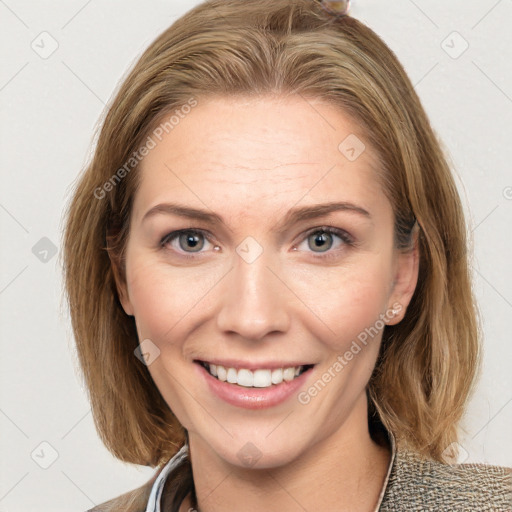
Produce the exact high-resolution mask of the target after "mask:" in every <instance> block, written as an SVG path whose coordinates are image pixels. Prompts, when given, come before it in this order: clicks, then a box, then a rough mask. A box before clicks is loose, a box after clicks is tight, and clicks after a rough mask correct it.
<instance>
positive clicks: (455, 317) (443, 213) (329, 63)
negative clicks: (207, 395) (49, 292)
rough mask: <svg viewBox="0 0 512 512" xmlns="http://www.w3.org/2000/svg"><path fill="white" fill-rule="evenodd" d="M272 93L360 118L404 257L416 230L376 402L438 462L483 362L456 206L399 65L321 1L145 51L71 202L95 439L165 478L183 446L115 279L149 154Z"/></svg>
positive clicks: (400, 436) (237, 2)
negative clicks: (235, 106) (414, 267)
mask: <svg viewBox="0 0 512 512" xmlns="http://www.w3.org/2000/svg"><path fill="white" fill-rule="evenodd" d="M265 94H279V95H290V94H296V95H301V96H302V97H303V98H304V99H305V100H307V99H308V98H317V99H323V100H325V101H327V102H330V104H332V105H333V106H334V107H337V108H340V109H341V111H342V112H344V113H345V114H346V115H349V116H351V118H352V119H354V120H355V121H356V122H357V123H358V125H359V126H360V127H361V129H362V130H363V133H365V137H366V141H368V143H369V144H371V145H372V146H373V148H374V149H375V150H376V152H377V154H378V157H379V159H380V170H381V174H380V176H379V177H381V178H382V182H383V187H384V191H385V193H386V195H387V197H388V198H389V200H390V202H391V204H392V207H393V211H394V215H395V232H396V237H395V238H396V244H397V247H399V248H401V249H402V250H405V249H406V247H407V245H408V243H409V241H410V233H411V228H412V226H413V224H414V222H415V221H416V222H417V225H418V227H419V228H418V229H419V235H418V236H419V238H418V239H419V252H420V271H419V279H418V284H417V287H416V290H415V293H414V295H413V297H412V300H411V302H410V304H409V307H408V309H407V311H406V314H405V317H404V318H403V320H402V321H401V322H400V323H399V324H397V325H394V326H386V327H385V330H384V332H383V338H382V347H381V351H380V354H379V358H378V360H377V364H376V367H375V371H374V373H373V375H372V378H371V380H370V382H369V385H368V393H369V396H370V398H371V402H372V403H373V404H372V405H374V407H375V408H376V409H377V411H378V413H379V416H380V419H381V421H382V423H383V424H384V426H385V427H386V428H387V429H388V430H390V431H391V432H392V433H393V434H394V435H395V437H396V439H397V441H398V442H402V443H405V444H407V445H408V446H409V447H412V448H413V449H414V450H416V451H417V452H420V453H422V454H424V455H426V456H428V457H430V458H433V459H437V460H443V451H444V450H445V448H447V447H448V446H449V445H450V444H451V443H453V442H454V441H456V440H457V425H458V422H459V421H460V419H461V417H462V414H463V412H464V408H465V405H466V403H467V400H468V397H469V394H470V392H471V390H472V387H473V384H474V379H475V375H476V373H477V370H478V360H479V359H478V352H479V324H478V320H477V311H476V307H475V304H474V299H473V294H472V287H471V280H470V273H469V264H468V255H467V252H466V245H467V241H466V236H467V233H466V225H465V221H464V216H463V210H462V207H461V201H460V198H459V195H458V192H457V188H456V186H455V183H454V180H453V177H452V174H451V171H450V168H449V165H448V163H447V157H446V156H445V155H444V154H443V151H442V147H441V143H440V142H439V140H438V139H437V136H436V134H435V133H434V131H433V129H432V127H431V126H430V123H429V120H428V118H427V116H426V113H425V111H424V109H423V107H422V105H421V103H420V100H419V98H418V96H417V94H416V92H415V90H414V87H413V85H412V84H411V82H410V80H409V78H408V77H407V75H406V73H405V71H404V69H403V67H402V66H401V64H400V63H399V61H398V60H397V58H396V56H395V55H394V53H393V52H392V51H391V50H390V48H388V46H387V45H386V44H385V43H384V42H383V41H382V39H381V38H380V37H379V36H377V34H375V33H374V32H373V31H372V30H371V29H370V28H368V27H367V26H365V25H364V24H363V23H361V22H359V21H357V20H356V19H354V18H352V17H350V16H334V15H333V14H330V13H329V12H327V11H326V9H324V8H323V7H322V5H320V3H319V2H316V1H313V0H294V1H291V0H251V1H241V0H213V1H208V2H204V3H202V4H200V5H198V6H196V7H195V8H193V9H192V10H191V11H189V12H188V13H187V14H185V15H184V16H183V17H181V18H180V19H178V20H177V21H176V22H175V23H174V24H173V25H172V26H171V27H170V28H168V29H167V30H166V31H165V32H164V33H163V34H161V35H160V36H159V37H158V38H157V39H156V40H155V41H154V42H153V43H152V44H151V46H150V47H149V48H148V49H147V50H146V51H145V52H144V53H143V55H142V56H141V57H140V59H139V60H138V62H137V63H136V64H135V66H134V67H133V69H132V70H131V72H130V73H129V74H128V76H127V77H126V79H125V80H124V82H123V83H122V85H121V86H120V89H119V90H118V92H117V94H116V96H115V98H114V99H113V101H112V102H111V104H110V106H109V108H108V111H107V113H106V116H105V118H104V120H103V123H102V127H101V130H100V131H99V136H98V138H97V143H96V147H95V151H94V154H93V156H92V159H91V161H90V163H89V164H88V165H87V167H86V169H85V170H84V172H83V174H82V175H81V176H80V178H79V180H78V183H77V185H76V189H75V190H74V195H73V197H72V200H71V202H70V205H69V211H68V216H67V220H66V227H65V234H64V247H63V257H64V273H65V287H66V293H67V298H68V301H69V307H70V314H71V321H72V327H73V331H74V336H75V340H76V346H77V353H78V358H79V364H80V367H81V372H82V375H83V379H84V381H85V385H86V387H87V390H88V393H89V398H90V401H91V406H92V412H93V417H94V421H95V425H96V428H97V430H98V432H99V435H100V437H101V439H102V440H103V442H104V443H105V445H106V447H107V448H108V449H109V450H110V451H111V452H112V453H113V454H114V455H115V456H116V457H117V458H119V459H121V460H123V461H126V462H130V463H135V464H142V465H149V466H152V467H154V466H157V465H161V464H163V463H165V462H166V461H167V460H169V458H170V457H172V456H173V455H174V454H175V453H176V451H177V450H178V449H179V447H180V446H181V445H183V443H184V442H185V440H186V434H187V433H186V431H185V429H184V428H183V427H182V426H181V424H180V423H179V421H178V420H177V418H176V417H175V416H174V414H173V412H172V411H171V410H170V408H169V406H168V405H167V403H166V402H165V401H164V399H163V398H162V396H161V394H160V393H159V391H158V389H157V387H156V385H155V384H154V382H153V380H152V378H151V376H150V374H149V372H148V369H147V367H146V366H145V365H144V364H142V363H141V361H139V359H138V358H137V357H135V356H134V350H135V349H136V348H137V346H138V339H137V332H136V328H135V322H134V319H133V317H130V316H128V315H126V314H125V312H124V310H123V309H122V307H121V304H120V301H119V298H118V295H117V289H116V284H115V279H114V271H117V272H118V274H119V276H120V278H121V279H124V255H125V246H126V240H127V235H128V232H129V228H130V226H129V214H130V210H131V206H132V202H133V198H134V194H135V193H136V190H137V183H138V162H139V161H140V159H141V158H143V156H144V148H146V151H148V150H149V149H148V147H149V146H150V139H154V134H155V132H154V130H155V129H156V128H155V127H158V126H159V125H158V123H161V122H162V120H166V121H165V122H167V123H168V124H169V127H168V129H171V126H170V125H172V123H173V121H172V116H175V117H176V118H177V119H178V118H179V117H180V116H183V115H185V114H186V112H187V111H188V110H190V108H193V105H194V104H197V102H199V103H200V101H201V99H203V98H205V97H207V96H210V95H216V96H219V95H222V96H229V95H265ZM195 102H196V103H195ZM187 105H188V107H187ZM184 113H185V114H184ZM163 126H165V124H164V125H163Z"/></svg>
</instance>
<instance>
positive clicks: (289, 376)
mask: <svg viewBox="0 0 512 512" xmlns="http://www.w3.org/2000/svg"><path fill="white" fill-rule="evenodd" d="M194 363H196V364H199V365H200V366H202V367H203V368H205V369H206V371H207V372H208V373H209V374H210V375H211V376H212V377H215V378H216V379H217V380H219V381H221V382H228V383H229V384H236V385H238V386H242V387H245V388H270V387H273V386H278V385H279V384H282V383H283V382H291V381H292V380H294V379H296V378H298V377H300V376H301V375H302V374H303V373H305V372H307V371H309V370H311V368H313V367H314V366H315V365H314V364H303V365H297V366H284V365H283V366H282V367H280V368H277V367H275V366H276V365H272V366H274V368H255V369H252V370H250V369H248V368H243V367H240V368H235V367H228V366H223V365H220V364H213V363H209V362H207V361H200V360H195V361H194Z"/></svg>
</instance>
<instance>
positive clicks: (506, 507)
mask: <svg viewBox="0 0 512 512" xmlns="http://www.w3.org/2000/svg"><path fill="white" fill-rule="evenodd" d="M397 504H400V505H399V508H396V506H397ZM391 510H404V511H405V510H424V511H430V510H432V511H434V510H435V511H473V510H478V511H479V512H484V511H493V512H507V511H508V512H510V511H512V468H506V467H500V466H491V465H486V464H454V465H451V464H443V463H441V462H437V461H433V460H428V459H424V458H422V457H420V456H419V455H418V454H416V453H413V452H408V451H398V452H397V454H396V460H395V463H394V465H393V468H392V471H391V474H390V477H389V483H388V487H387V489H386V494H385V500H384V501H383V506H382V507H381V511H382V512H384V511H391Z"/></svg>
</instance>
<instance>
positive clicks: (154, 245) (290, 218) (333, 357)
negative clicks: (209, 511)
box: [119, 96, 417, 467]
mask: <svg viewBox="0 0 512 512" xmlns="http://www.w3.org/2000/svg"><path fill="white" fill-rule="evenodd" d="M161 132H163V136H162V134H161ZM167 132H168V133H166V132H165V130H159V131H158V132H157V133H158V134H159V137H155V136H153V139H154V142H155V143H156V145H155V147H153V148H152V149H150V150H149V153H148V154H147V156H145V158H144V159H143V161H142V164H141V168H140V172H141V183H140V188H139V189H138V191H137V193H136V196H135V199H134V204H133V209H132V215H131V227H130V235H129V240H128V243H127V249H126V258H127V259H126V286H124V285H119V288H120V295H121V300H122V303H123V307H124V309H125V311H126V313H127V314H130V315H134V316H135V320H136V324H137V329H138V335H139V340H140V342H141V343H142V351H143V352H145V353H147V354H148V356H147V357H148V360H147V362H148V363H149V364H148V369H149V371H150V373H151V376H152V378H153V379H154V381H155V383H156V385H157V387H158V389H159V390H160V392H161V394H162V396H163V397H164V399H165V400H166V402H167V403H168V404H169V407H170V408H171V409H172V411H173V412H174V413H175V415H176V416H177V418H178V419H179V421H180V422H181V423H182V424H183V426H184V427H185V428H186V429H187V430H188V431H189V435H190V439H191V440H192V439H196V440H197V442H198V443H202V444H203V446H205V447H208V450H211V453H212V454H216V455H218V456H219V457H221V458H223V459H224V460H225V461H226V462H229V463H231V464H235V465H238V466H244V465H245V466H247V465H248V464H250V465H254V467H273V466H279V465H283V464H287V463H290V462H292V461H293V460H294V459H296V458H297V457H298V456H299V455H301V454H303V453H305V452H306V451H307V450H308V448H310V447H312V446H313V445H314V444H315V443H317V442H319V441H321V440H324V439H327V438H328V437H329V436H332V435H334V434H336V433H337V432H340V431H341V429H344V431H345V432H346V433H347V435H352V434H353V435H355V436H357V435H358V434H357V432H361V431H365V429H367V426H366V396H365V386H366V384H367V382H368V379H369V378H370V375H371V373H372V370H373V368H374V365H375V361H376V357H377V354H378V350H379V344H380V341H381V335H382V330H383V327H384V323H385V322H387V323H388V324H394V323H397V322H398V321H400V319H401V318H402V317H403V314H404V313H405V308H406V306H407V304H408V302H409V300H410V297H411V295H412V293H413V290H414V286H415V284H416V277H417V274H416V273H417V258H415V256H414V253H410V254H401V253H399V252H397V251H396V250H395V249H394V245H393V221H394V217H393V212H392V207H391V204H390V202H389V201H388V199H387V198H386V196H385V194H384V192H383V190H382V188H381V185H380V184H379V180H378V172H379V169H378V164H377V159H376V157H375V154H374V153H373V152H372V149H371V148H370V147H369V145H368V143H367V142H366V141H365V140H364V139H363V135H362V133H361V132H360V130H359V128H358V126H357V125H356V124H354V123H353V122H352V121H351V120H350V119H349V118H348V117H346V116H345V115H344V114H343V113H342V112H340V111H339V110H337V109H336V108H334V107H333V106H331V105H329V104H326V103H322V102H320V101H313V100H308V101H306V100H305V99H303V98H302V97H300V96H295V97H290V98H288V99H284V98H277V97H270V96H268V97H267V96H265V97H258V98H255V99H249V98H215V99H209V100H204V101H201V99H199V102H198V104H197V106H195V107H194V108H192V109H191V111H190V112H189V113H188V114H187V115H183V116H182V117H180V120H179V123H177V124H174V125H173V128H172V129H169V125H167ZM159 138H161V140H159ZM150 145H151V146H153V144H150ZM365 145H366V147H365ZM148 146H149V145H148ZM180 209H181V210H180ZM194 212H196V213H194ZM322 228H324V229H325V228H328V229H330V230H332V232H331V233H329V232H322ZM180 230H182V233H181V235H180V234H179V233H178V234H176V233H175V232H177V231H180ZM393 308H395V310H397V314H395V315H393V313H392V312H391V310H392V309H393ZM134 357H135V356H134ZM198 361H203V362H207V363H215V364H217V365H222V366H224V367H225V368H226V371H227V379H228V380H234V379H240V380H237V381H236V382H237V383H229V382H221V381H220V380H218V379H217V378H215V377H214V376H211V375H210V374H209V372H208V371H207V370H206V369H205V368H204V366H202V365H201V364H200V363H199V362H198ZM141 364H142V363H141ZM299 365H314V366H313V367H312V368H310V369H308V370H307V371H306V372H304V373H302V374H301V375H299V376H298V377H296V378H294V379H293V380H290V381H289V380H288V379H291V378H292V377H294V375H295V372H293V370H287V371H285V372H279V371H276V370H277V369H279V368H288V367H295V366H299ZM228 368H234V370H233V369H231V370H229V369H228ZM212 369H213V368H212ZM241 369H244V370H248V369H252V370H253V371H251V372H248V371H243V372H239V371H238V370H241ZM256 370H257V371H256ZM271 370H272V371H271ZM223 373H224V372H223V370H222V369H217V374H218V376H222V374H223ZM282 378H284V379H285V380H284V381H283V382H281V383H280V384H271V382H272V381H273V380H274V381H275V382H279V380H280V379H282ZM251 382H252V387H251ZM349 433H350V434H349ZM191 442H192V441H191Z"/></svg>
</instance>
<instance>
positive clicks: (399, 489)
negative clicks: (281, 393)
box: [88, 440, 512, 512]
mask: <svg viewBox="0 0 512 512" xmlns="http://www.w3.org/2000/svg"><path fill="white" fill-rule="evenodd" d="M189 463H190V462H189V458H188V446H187V445H185V446H183V447H182V449H181V450H180V452H178V453H177V454H176V455H175V456H174V457H173V458H172V459H171V460H170V461H169V463H167V464H166V465H165V466H164V467H163V468H161V469H160V470H159V471H158V473H157V474H156V475H155V476H154V477H153V478H152V479H151V480H150V481H149V482H148V483H147V484H145V485H144V486H142V487H140V488H139V489H136V490H134V491H131V492H129V493H127V494H124V495H122V496H120V497H118V498H115V499H113V500H111V501H109V502H106V503H103V504H101V505H98V506H97V507H95V508H93V509H91V510H90V511H88V512H177V511H175V510H172V511H171V510H162V509H161V508H160V504H159V503H160V501H161V496H162V493H163V492H164V488H165V484H166V482H169V481H171V480H172V478H173V471H175V469H176V468H177V467H180V466H181V465H182V464H189ZM240 511H241V512H243V508H241V509H240ZM376 511H378V512H486V511H489V512H512V469H511V468H505V467H499V466H491V465H485V464H455V465H449V464H442V463H440V462H435V461H432V460H425V459H424V458H422V457H420V456H419V455H417V454H415V453H413V452H410V451H406V450H401V449H397V448H396V445H395V442H394V440H392V459H391V463H390V466H389V470H388V474H387V477H386V482H385V485H384V488H383V491H382V493H381V496H380V498H379V503H378V505H377V508H376ZM311 512H317V511H311ZM322 512H337V511H326V510H322Z"/></svg>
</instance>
